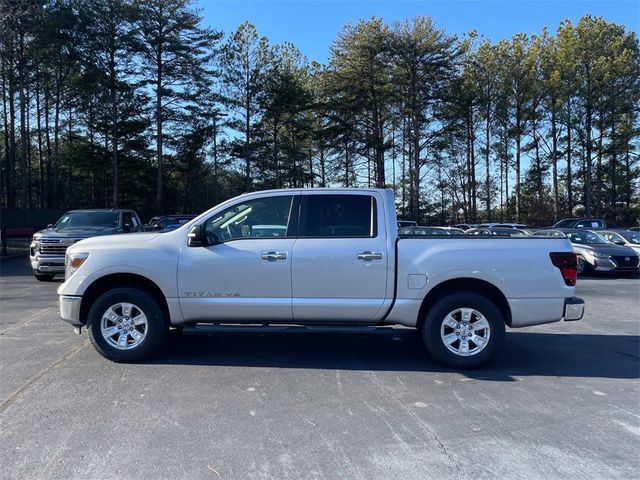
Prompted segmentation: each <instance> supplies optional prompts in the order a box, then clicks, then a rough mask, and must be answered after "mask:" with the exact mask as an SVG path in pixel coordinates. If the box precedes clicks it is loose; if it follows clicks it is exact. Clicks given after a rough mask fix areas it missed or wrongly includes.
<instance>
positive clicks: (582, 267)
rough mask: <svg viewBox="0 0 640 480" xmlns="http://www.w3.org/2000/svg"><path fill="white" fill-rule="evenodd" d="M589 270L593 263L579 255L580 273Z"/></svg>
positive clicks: (582, 273)
mask: <svg viewBox="0 0 640 480" xmlns="http://www.w3.org/2000/svg"><path fill="white" fill-rule="evenodd" d="M589 270H591V265H589V263H587V261H586V260H585V259H584V258H582V257H578V275H584V274H586V273H589Z"/></svg>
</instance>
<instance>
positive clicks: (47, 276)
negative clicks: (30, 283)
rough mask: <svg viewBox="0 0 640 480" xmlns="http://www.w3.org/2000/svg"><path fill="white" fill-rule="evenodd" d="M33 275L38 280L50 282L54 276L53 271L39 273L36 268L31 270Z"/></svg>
mask: <svg viewBox="0 0 640 480" xmlns="http://www.w3.org/2000/svg"><path fill="white" fill-rule="evenodd" d="M33 276H34V277H36V280H38V281H40V282H50V281H51V280H53V277H55V274H53V273H40V272H39V271H38V270H34V271H33Z"/></svg>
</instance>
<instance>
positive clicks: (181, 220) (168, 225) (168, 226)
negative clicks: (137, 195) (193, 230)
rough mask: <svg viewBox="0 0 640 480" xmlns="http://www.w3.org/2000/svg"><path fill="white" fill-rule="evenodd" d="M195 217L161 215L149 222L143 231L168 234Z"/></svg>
mask: <svg viewBox="0 0 640 480" xmlns="http://www.w3.org/2000/svg"><path fill="white" fill-rule="evenodd" d="M196 216H197V215H186V214H185V215H161V216H157V217H153V218H152V219H151V220H149V224H148V226H147V228H146V229H145V230H147V231H150V232H170V231H171V230H175V229H176V228H178V227H180V226H182V225H184V224H185V223H187V222H189V221H191V220H193V219H194V218H196Z"/></svg>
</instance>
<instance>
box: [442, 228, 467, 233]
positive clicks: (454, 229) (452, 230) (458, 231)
mask: <svg viewBox="0 0 640 480" xmlns="http://www.w3.org/2000/svg"><path fill="white" fill-rule="evenodd" d="M439 228H444V229H445V230H446V231H447V232H449V235H464V230H463V229H461V228H456V227H439Z"/></svg>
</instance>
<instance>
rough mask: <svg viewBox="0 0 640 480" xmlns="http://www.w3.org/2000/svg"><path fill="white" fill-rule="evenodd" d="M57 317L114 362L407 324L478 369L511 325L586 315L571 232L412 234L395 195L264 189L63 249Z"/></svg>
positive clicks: (442, 358)
mask: <svg viewBox="0 0 640 480" xmlns="http://www.w3.org/2000/svg"><path fill="white" fill-rule="evenodd" d="M66 265H67V270H66V281H65V283H63V284H62V285H61V286H60V288H59V289H58V298H59V304H60V316H61V317H62V318H63V319H64V320H66V321H67V322H69V323H71V324H72V325H73V326H74V327H75V328H76V331H78V332H80V330H81V328H82V327H84V326H87V328H88V331H89V336H90V338H91V340H92V342H93V345H94V346H95V348H96V349H97V350H98V352H99V353H100V354H102V355H103V356H105V357H106V358H108V359H111V360H114V361H121V362H127V361H128V362H131V361H138V360H141V359H144V358H146V357H148V356H149V355H152V354H154V353H157V352H158V351H159V349H160V347H161V345H162V343H163V342H164V341H165V340H166V339H167V338H168V335H167V333H168V330H169V328H170V327H171V326H173V327H179V328H181V329H183V330H184V331H185V332H186V331H187V330H189V331H191V332H193V333H197V332H204V333H210V332H215V331H218V330H225V329H229V328H230V329H238V328H247V329H249V330H250V329H251V328H255V327H256V325H259V327H258V328H261V329H270V328H273V329H276V330H278V329H283V328H290V327H292V326H295V328H299V327H303V328H310V329H326V328H331V329H335V330H338V331H340V330H341V329H342V330H345V329H347V330H353V329H362V331H366V330H367V329H371V328H375V327H380V326H389V325H397V324H399V325H404V326H408V327H414V328H416V329H417V330H418V332H419V334H420V336H421V337H422V339H423V341H424V343H425V345H426V347H427V349H428V350H429V352H430V353H431V354H432V356H433V357H434V358H435V359H436V360H437V361H439V362H441V363H443V364H445V365H449V366H453V367H457V368H469V367H477V366H479V365H482V364H484V363H486V362H488V361H489V360H491V359H492V358H493V357H494V355H495V354H496V353H497V352H498V351H499V349H500V347H501V345H502V343H503V340H504V337H505V328H506V327H511V328H518V327H525V326H528V325H537V324H541V323H551V322H557V321H560V320H579V319H580V318H582V314H583V310H584V302H583V301H582V300H581V299H579V298H575V297H574V293H575V288H574V286H575V283H576V276H577V274H576V267H577V265H576V256H575V254H574V253H573V250H572V247H571V243H570V242H569V240H568V239H567V238H555V237H546V238H535V237H519V238H516V237H502V238H500V237H494V236H491V237H481V236H462V235H460V236H438V237H431V238H429V237H424V236H421V237H403V236H399V235H398V224H397V219H396V211H395V205H394V198H393V193H392V192H391V191H387V190H377V189H290V190H272V191H263V192H254V193H249V194H246V195H241V196H240V197H236V198H234V199H231V200H229V201H227V202H224V203H222V204H220V205H217V206H216V207H214V208H212V209H211V210H209V211H207V212H205V213H203V214H202V215H200V216H199V217H197V218H195V219H194V220H192V221H191V222H189V223H187V224H185V225H184V226H182V227H180V228H178V229H176V230H174V231H172V232H168V233H162V234H157V233H140V234H136V235H120V236H117V237H113V236H112V237H99V238H90V239H88V240H83V241H81V242H78V243H76V244H74V245H72V246H71V247H70V248H69V249H68V251H67V261H66Z"/></svg>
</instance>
